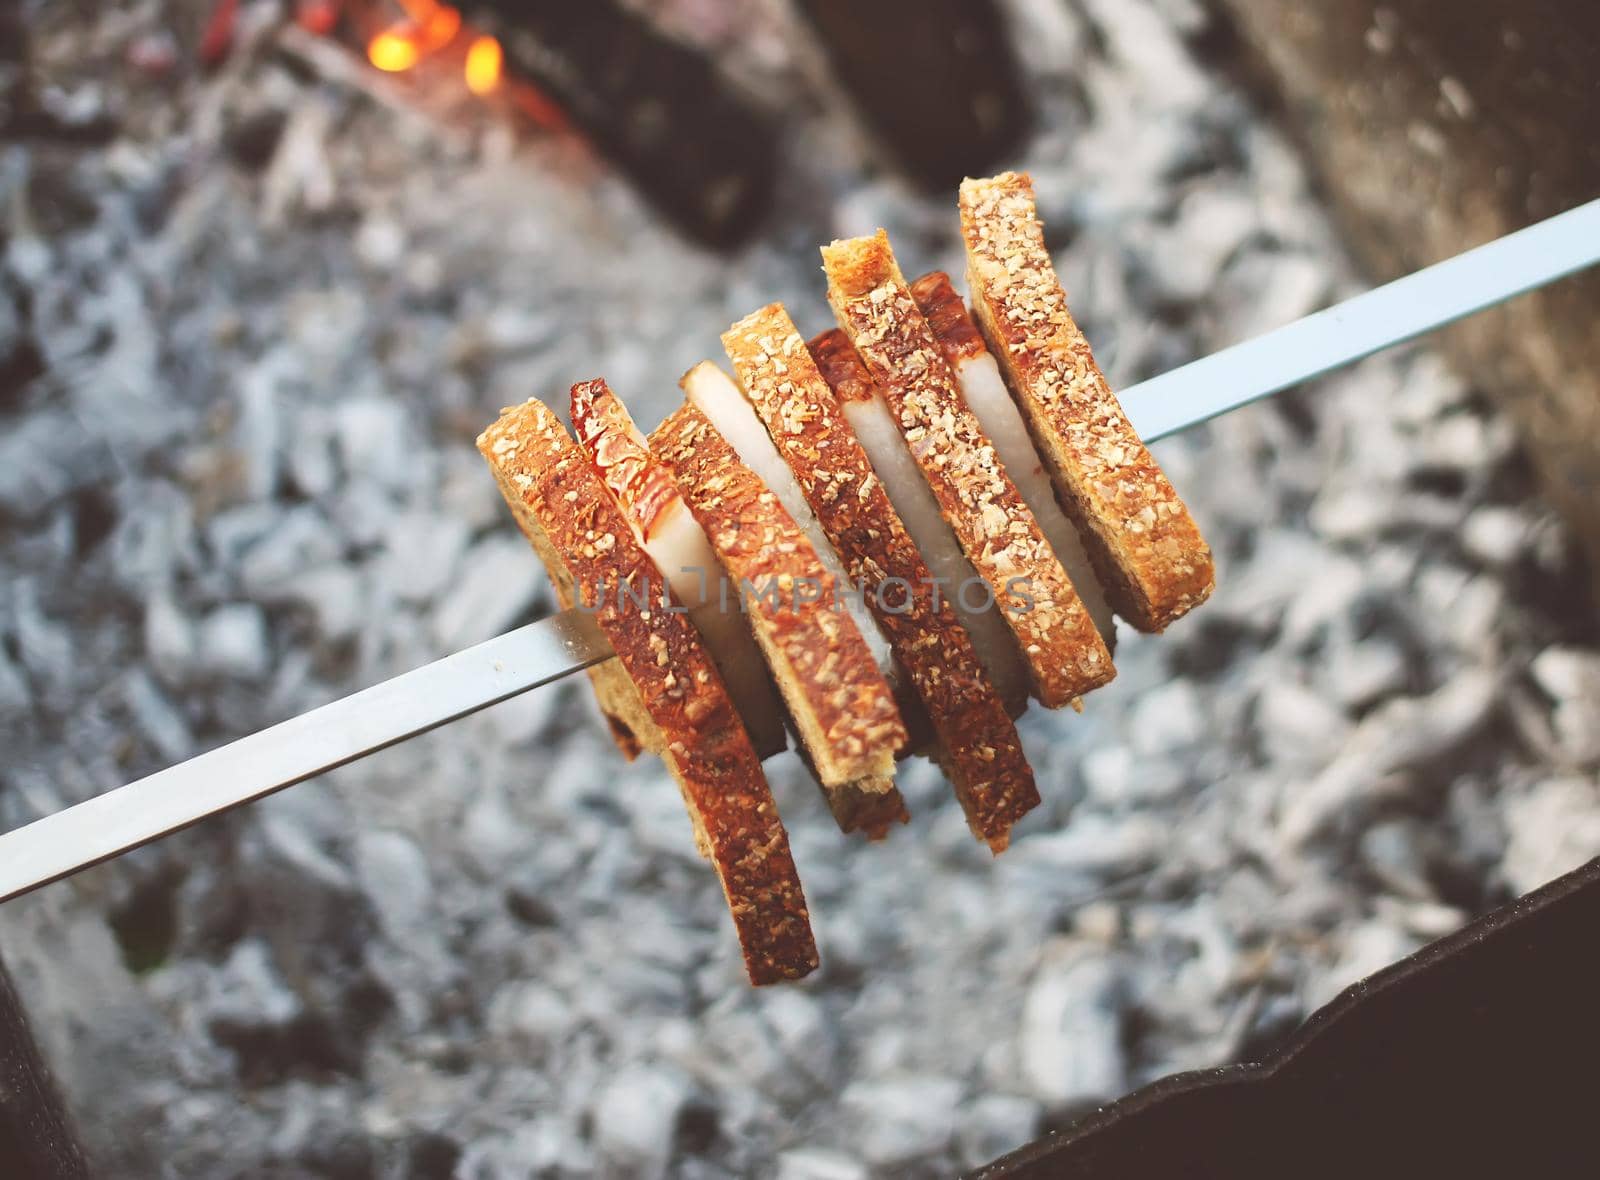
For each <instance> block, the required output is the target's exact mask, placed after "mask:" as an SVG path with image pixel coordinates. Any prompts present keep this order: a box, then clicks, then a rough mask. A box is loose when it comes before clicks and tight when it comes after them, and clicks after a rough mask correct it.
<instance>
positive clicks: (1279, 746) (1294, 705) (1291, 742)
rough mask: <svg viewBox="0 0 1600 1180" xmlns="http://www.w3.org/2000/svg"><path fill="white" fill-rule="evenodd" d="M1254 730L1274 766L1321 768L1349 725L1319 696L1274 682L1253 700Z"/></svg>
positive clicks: (1290, 684) (1279, 680)
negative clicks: (1254, 711) (1317, 766)
mask: <svg viewBox="0 0 1600 1180" xmlns="http://www.w3.org/2000/svg"><path fill="white" fill-rule="evenodd" d="M1256 728H1257V730H1258V732H1259V735H1260V742H1261V747H1262V749H1263V750H1264V751H1265V752H1266V754H1267V756H1268V757H1269V758H1271V759H1272V761H1273V762H1274V763H1277V764H1279V765H1281V766H1286V767H1288V766H1296V765H1306V764H1313V765H1320V764H1322V763H1324V762H1326V761H1327V760H1328V759H1329V758H1331V757H1333V755H1334V754H1335V753H1336V752H1337V751H1338V750H1339V748H1340V747H1341V746H1342V745H1343V744H1344V741H1345V738H1346V736H1347V735H1348V733H1349V731H1350V722H1349V720H1348V719H1347V718H1346V717H1345V715H1344V711H1343V710H1342V709H1340V708H1338V707H1337V706H1336V705H1335V704H1333V703H1330V702H1329V700H1328V699H1327V698H1326V697H1324V696H1323V695H1322V694H1320V693H1316V692H1313V691H1312V690H1310V689H1309V688H1306V687H1305V686H1304V685H1302V684H1299V683H1297V682H1296V681H1294V680H1292V679H1289V678H1275V679H1273V680H1270V681H1268V682H1267V683H1265V684H1263V685H1262V686H1261V690H1260V692H1259V694H1258V695H1257V697H1256Z"/></svg>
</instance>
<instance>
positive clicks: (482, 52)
mask: <svg viewBox="0 0 1600 1180" xmlns="http://www.w3.org/2000/svg"><path fill="white" fill-rule="evenodd" d="M501 60H502V54H501V52H500V42H498V41H496V40H495V39H494V38H493V37H487V36H486V37H479V38H478V39H477V40H476V41H474V42H473V43H472V46H471V48H469V49H468V50H467V68H466V76H467V89H468V90H470V91H472V93H474V94H489V93H490V92H492V91H493V90H494V88H495V87H496V86H498V85H500V69H501Z"/></svg>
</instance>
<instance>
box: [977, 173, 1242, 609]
mask: <svg viewBox="0 0 1600 1180" xmlns="http://www.w3.org/2000/svg"><path fill="white" fill-rule="evenodd" d="M960 204H961V233H962V236H963V237H964V238H965V239H966V245H967V286H968V287H969V288H970V290H971V294H972V305H973V310H974V311H975V312H976V314H977V319H978V323H979V325H980V326H981V327H982V329H983V333H984V335H985V336H986V337H987V338H988V341H989V347H990V350H991V351H992V352H993V353H994V356H995V359H996V360H997V361H998V362H999V363H1000V367H1001V371H1002V372H1003V373H1004V374H1005V378H1006V381H1007V383H1008V384H1009V385H1010V387H1011V396H1012V397H1013V398H1014V399H1015V400H1016V402H1017V404H1018V406H1019V407H1020V408H1021V410H1022V412H1023V415H1024V416H1025V417H1026V418H1027V420H1028V428H1029V430H1030V431H1031V432H1032V434H1033V438H1034V441H1035V443H1036V444H1037V445H1038V447H1039V452H1040V454H1041V455H1043V456H1044V459H1045V462H1046V464H1047V465H1048V466H1049V468H1050V473H1051V475H1052V477H1053V478H1054V480H1055V484H1056V489H1057V492H1058V494H1059V495H1060V496H1061V503H1062V506H1063V507H1064V508H1065V509H1066V510H1067V511H1068V513H1069V514H1070V515H1071V516H1072V518H1073V521H1074V523H1076V524H1077V526H1078V529H1079V532H1080V533H1081V534H1082V536H1083V538H1084V541H1085V543H1086V544H1087V547H1088V549H1089V556H1090V557H1091V558H1092V559H1093V561H1094V564H1095V568H1096V569H1097V570H1098V571H1099V574H1100V579H1101V582H1102V583H1103V584H1104V586H1105V588H1106V592H1107V595H1108V597H1109V598H1110V600H1111V605H1112V606H1113V607H1114V608H1115V609H1116V612H1117V613H1118V614H1119V615H1121V616H1122V617H1123V618H1124V619H1126V620H1127V621H1128V622H1129V623H1131V624H1132V625H1133V626H1135V627H1137V628H1138V629H1139V630H1141V631H1161V630H1163V629H1165V628H1166V627H1167V626H1168V625H1169V624H1171V623H1172V622H1173V621H1174V620H1176V619H1178V618H1180V617H1181V616H1182V615H1184V614H1185V613H1186V612H1188V611H1190V610H1192V609H1193V608H1194V607H1196V606H1198V605H1199V604H1200V603H1202V602H1204V601H1205V600H1206V598H1207V597H1208V596H1209V595H1210V594H1211V591H1212V589H1213V587H1214V586H1215V585H1216V576H1215V571H1214V569H1213V567H1212V562H1211V550H1210V548H1209V547H1207V545H1206V543H1205V541H1204V540H1203V539H1202V538H1201V536H1200V530H1199V528H1198V527H1196V525H1195V522H1194V519H1193V518H1192V517H1191V516H1190V515H1189V510H1188V509H1187V508H1186V507H1184V504H1183V501H1182V500H1180V499H1178V494H1177V492H1175V491H1173V489H1172V484H1171V482H1169V481H1168V479H1167V477H1166V476H1165V475H1164V474H1162V471H1161V469H1160V468H1159V467H1158V466H1156V462H1155V460H1154V459H1152V458H1151V457H1150V452H1149V450H1148V449H1147V448H1146V447H1145V445H1144V443H1143V442H1141V441H1140V440H1139V436H1138V434H1137V433H1136V432H1135V431H1134V429H1133V426H1132V425H1131V424H1130V423H1129V422H1128V419H1127V417H1126V415H1124V414H1123V412H1122V407H1121V405H1120V404H1119V403H1118V402H1117V399H1116V396H1115V395H1114V394H1113V393H1112V392H1111V389H1110V387H1109V386H1108V385H1107V384H1106V379H1105V376H1104V375H1103V374H1102V373H1101V372H1100V368H1099V366H1098V365H1096V364H1095V361H1094V354H1093V353H1092V352H1091V351H1090V349H1089V342H1088V341H1087V340H1085V339H1084V337H1083V333H1082V332H1081V331H1079V330H1078V325H1077V324H1076V323H1075V322H1074V321H1073V319H1072V314H1071V313H1070V312H1069V311H1068V310H1067V297H1066V293H1065V292H1064V291H1063V290H1062V289H1061V283H1060V280H1059V279H1057V277H1056V272H1055V268H1054V267H1053V266H1052V265H1051V263H1050V253H1049V251H1048V250H1047V249H1046V248H1045V244H1044V230H1043V227H1042V226H1041V225H1040V222H1039V218H1038V214H1037V211H1036V209H1035V205H1034V196H1033V182H1032V180H1030V179H1029V178H1028V177H1027V176H1026V175H1024V174H1020V173H1016V172H1005V173H1002V174H1001V175H999V176H995V177H992V178H990V179H988V180H966V181H963V182H962V184H961V198H960Z"/></svg>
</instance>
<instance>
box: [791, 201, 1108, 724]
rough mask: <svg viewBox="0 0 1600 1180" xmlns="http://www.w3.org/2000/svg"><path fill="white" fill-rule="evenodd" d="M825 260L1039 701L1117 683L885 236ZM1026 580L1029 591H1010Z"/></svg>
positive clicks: (844, 314) (832, 250) (844, 319)
mask: <svg viewBox="0 0 1600 1180" xmlns="http://www.w3.org/2000/svg"><path fill="white" fill-rule="evenodd" d="M822 258H823V269H824V270H825V271H826V272H827V274H828V302H829V303H830V304H832V305H833V309H834V312H835V314H836V315H837V316H838V318H839V326H840V327H841V328H843V329H844V331H845V333H846V334H847V335H849V337H850V339H851V342H852V343H853V344H854V345H855V347H856V351H857V352H858V353H859V354H860V356H861V359H862V360H863V361H864V362H865V363H866V366H867V371H868V372H869V373H870V374H871V376H872V378H873V380H874V381H876V382H877V383H878V385H879V387H880V388H881V389H882V390H883V394H884V396H885V398H886V399H887V400H888V402H889V407H890V409H891V410H892V411H893V412H894V414H895V417H896V418H897V420H898V421H899V424H900V427H901V430H902V431H903V432H904V434H905V436H906V441H907V443H908V444H910V446H911V451H912V454H913V455H914V456H915V457H916V459H917V463H918V465H919V466H920V467H921V468H922V472H923V474H924V475H925V476H926V477H927V480H928V486H929V487H930V488H931V489H932V490H933V493H934V496H935V498H936V499H937V500H938V501H939V508H940V510H941V512H943V513H944V517H945V520H946V522H947V523H948V524H949V525H950V527H951V528H952V529H953V530H954V531H955V534H956V538H957V539H958V540H959V541H960V543H961V548H962V550H963V552H965V553H966V555H967V560H969V561H970V562H971V563H972V565H973V567H974V568H975V569H976V570H977V571H978V573H979V574H980V575H982V577H983V578H984V580H985V581H986V582H988V583H989V585H990V586H991V587H993V589H994V593H995V597H996V600H997V605H998V608H999V609H1001V610H1002V611H1003V612H1004V617H1005V620H1006V623H1007V624H1008V625H1009V626H1010V628H1011V630H1012V632H1013V634H1015V635H1016V638H1017V643H1018V645H1019V646H1020V648H1021V649H1022V655H1023V660H1024V663H1025V665H1026V667H1027V669H1028V674H1029V678H1030V680H1031V683H1032V687H1033V693H1034V697H1035V699H1037V700H1038V701H1039V702H1040V703H1041V704H1043V705H1045V706H1046V707H1047V708H1060V707H1061V706H1062V705H1067V704H1071V703H1073V702H1074V701H1075V700H1076V699H1077V698H1078V697H1079V696H1080V695H1081V694H1082V693H1085V692H1088V691H1089V690H1090V689H1093V688H1098V687H1100V686H1101V685H1102V684H1105V683H1106V682H1108V681H1109V680H1111V678H1112V677H1113V676H1115V675H1116V669H1115V668H1114V667H1113V666H1112V663H1111V655H1110V653H1109V652H1108V651H1107V650H1106V645H1105V642H1104V641H1103V640H1102V639H1101V638H1100V633H1099V632H1098V631H1097V630H1096V629H1095V626H1094V621H1093V620H1092V619H1091V618H1090V617H1089V612H1088V611H1087V610H1085V609H1084V606H1083V603H1082V601H1081V600H1080V599H1079V598H1078V593H1077V591H1076V590H1074V589H1073V586H1072V582H1071V580H1070V579H1069V578H1068V577H1067V573H1066V571H1065V570H1064V569H1063V568H1062V566H1061V562H1060V561H1059V560H1057V558H1056V556H1055V554H1054V552H1053V551H1052V550H1051V548H1050V546H1049V543H1048V542H1047V541H1046V540H1045V538H1044V534H1043V533H1042V532H1040V530H1039V526H1038V523H1037V522H1036V521H1035V520H1034V518H1033V514H1032V513H1031V512H1029V511H1028V506H1027V504H1026V503H1025V502H1024V501H1023V499H1022V496H1021V494H1020V493H1019V492H1018V491H1017V489H1016V486H1015V485H1014V484H1013V483H1012V482H1011V478H1010V476H1008V475H1007V474H1006V472H1005V468H1004V467H1002V466H1001V465H1000V462H999V460H998V459H996V458H995V454H994V448H993V446H991V445H989V443H988V442H987V439H986V437H985V435H984V433H983V429H982V427H981V426H980V425H979V424H978V420H977V417H976V415H974V414H973V412H972V411H971V409H969V408H968V406H967V404H966V403H965V401H963V400H962V398H961V395H960V393H959V392H958V391H957V387H956V379H955V375H954V374H953V373H952V372H951V370H950V365H949V363H948V362H947V361H946V360H945V358H944V356H943V354H942V353H941V352H940V351H939V345H938V342H937V341H936V340H935V339H934V336H933V331H932V329H931V328H929V326H928V323H927V321H926V320H925V319H923V318H922V313H921V311H919V310H918V309H917V305H916V301H915V300H914V299H913V298H912V297H911V291H910V289H909V288H908V287H907V286H906V281H905V276H904V275H902V274H901V273H900V268H899V266H898V265H896V263H895V259H894V254H893V253H892V252H891V251H890V249H889V240H888V237H887V236H886V235H885V234H884V233H883V231H882V230H879V231H878V233H877V234H876V235H875V236H873V237H870V238H854V239H851V240H849V241H843V242H834V243H833V244H832V245H831V246H825V247H823V250H822ZM1019 579H1020V580H1022V585H1023V586H1024V588H1025V591H1026V594H1025V595H1023V596H1019V595H1016V594H1014V593H1008V590H1009V588H1010V587H1011V586H1012V585H1013V584H1015V583H1016V581H1017V580H1019ZM1019 598H1021V601H1018V599H1019ZM1027 599H1031V600H1032V601H1031V605H1029V604H1028V603H1027V601H1026V600H1027ZM1008 606H1009V607H1020V608H1021V609H1007V608H1008Z"/></svg>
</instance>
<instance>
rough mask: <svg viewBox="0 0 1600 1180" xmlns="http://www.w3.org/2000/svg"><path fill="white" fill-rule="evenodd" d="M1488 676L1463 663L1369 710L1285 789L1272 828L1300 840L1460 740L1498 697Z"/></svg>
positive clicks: (1292, 842) (1298, 843)
mask: <svg viewBox="0 0 1600 1180" xmlns="http://www.w3.org/2000/svg"><path fill="white" fill-rule="evenodd" d="M1497 687H1498V686H1497V683H1496V678H1495V676H1494V675H1493V674H1492V673H1490V672H1486V671H1483V670H1481V669H1468V670H1465V671H1463V672H1461V673H1460V674H1458V675H1457V676H1456V677H1455V678H1454V679H1452V680H1451V681H1450V682H1449V683H1447V684H1445V685H1444V686H1443V687H1442V688H1439V689H1437V690H1435V691H1434V692H1432V693H1430V694H1429V695H1427V696H1423V697H1401V698H1398V699H1396V700H1393V701H1390V702H1389V703H1387V704H1385V705H1383V706H1382V707H1381V708H1379V709H1378V710H1377V711H1375V712H1373V713H1372V714H1370V715H1368V716H1367V717H1366V718H1365V719H1363V720H1362V722H1361V723H1360V724H1359V725H1358V726H1357V727H1356V729H1355V732H1354V733H1352V734H1351V736H1350V740H1349V741H1348V742H1346V743H1345V748H1344V750H1343V751H1342V752H1341V753H1340V754H1339V756H1338V757H1337V758H1335V759H1334V761H1333V762H1331V763H1330V764H1329V765H1328V766H1327V768H1326V769H1324V770H1323V771H1322V772H1321V773H1320V774H1318V775H1317V776H1316V777H1315V778H1313V779H1312V780H1311V781H1310V782H1309V783H1305V784H1303V785H1297V786H1295V787H1294V789H1293V790H1292V791H1290V792H1289V794H1288V797H1287V800H1286V802H1285V804H1284V807H1283V812H1282V814H1281V816H1280V820H1279V826H1278V831H1279V835H1280V836H1281V837H1282V839H1283V840H1284V842H1285V844H1286V846H1287V847H1289V848H1296V849H1299V848H1304V847H1306V846H1307V844H1309V843H1310V842H1311V841H1312V840H1313V839H1314V838H1316V837H1317V836H1319V835H1320V834H1322V832H1323V831H1324V830H1325V829H1326V828H1327V827H1328V826H1329V825H1330V824H1333V823H1335V822H1337V821H1339V820H1340V819H1343V818H1348V817H1352V816H1353V815H1354V813H1356V812H1358V811H1359V810H1360V809H1361V808H1363V807H1366V806H1370V805H1372V804H1374V803H1376V802H1378V801H1379V800H1381V799H1383V798H1385V797H1387V796H1388V795H1389V794H1390V793H1391V792H1393V791H1394V790H1396V789H1398V787H1399V786H1400V785H1401V784H1400V780H1399V779H1397V777H1396V776H1397V775H1399V774H1400V772H1403V771H1406V770H1409V769H1410V768H1412V767H1416V766H1422V765H1426V764H1428V763H1431V762H1433V761H1435V760H1437V759H1439V758H1441V757H1443V756H1444V755H1446V754H1448V753H1450V752H1451V751H1453V750H1455V749H1457V748H1459V746H1460V745H1461V744H1462V743H1463V742H1465V741H1466V740H1467V739H1468V738H1470V737H1472V736H1473V734H1474V733H1475V732H1476V731H1477V730H1478V728H1479V727H1480V726H1481V725H1482V724H1483V723H1484V722H1485V721H1486V720H1487V719H1488V717H1489V715H1490V713H1491V712H1492V711H1493V709H1494V707H1495V704H1496V701H1497V700H1498V694H1497Z"/></svg>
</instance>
